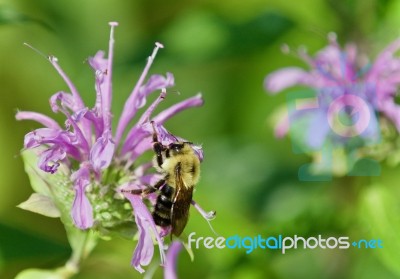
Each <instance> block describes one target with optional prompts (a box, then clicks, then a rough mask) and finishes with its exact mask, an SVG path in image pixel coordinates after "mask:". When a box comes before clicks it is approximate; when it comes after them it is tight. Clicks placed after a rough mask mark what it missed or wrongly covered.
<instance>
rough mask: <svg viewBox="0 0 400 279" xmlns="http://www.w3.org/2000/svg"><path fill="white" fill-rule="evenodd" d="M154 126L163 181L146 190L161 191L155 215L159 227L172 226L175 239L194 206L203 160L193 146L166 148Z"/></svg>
mask: <svg viewBox="0 0 400 279" xmlns="http://www.w3.org/2000/svg"><path fill="white" fill-rule="evenodd" d="M151 124H152V125H153V143H152V144H153V150H154V153H155V156H154V158H153V165H154V167H155V168H156V170H157V171H158V172H159V173H161V174H163V175H164V177H163V178H162V179H161V180H160V181H158V182H157V183H156V184H155V185H154V186H150V187H149V188H148V189H146V190H145V192H146V193H151V192H155V191H157V190H159V195H158V197H157V200H156V204H155V206H154V210H153V213H152V216H153V220H154V222H155V224H156V225H158V226H160V227H168V226H171V237H172V235H175V236H180V235H181V233H182V231H183V229H184V228H185V226H186V224H187V222H188V218H189V209H190V204H191V202H192V196H193V190H194V187H195V185H196V184H197V182H198V181H199V178H200V160H199V158H198V156H197V155H196V153H195V151H194V150H193V148H192V147H191V145H192V143H191V142H184V141H178V140H177V141H176V142H173V143H170V144H169V145H163V144H162V143H161V142H160V141H159V140H158V136H157V132H156V129H155V127H154V122H153V121H152V122H151Z"/></svg>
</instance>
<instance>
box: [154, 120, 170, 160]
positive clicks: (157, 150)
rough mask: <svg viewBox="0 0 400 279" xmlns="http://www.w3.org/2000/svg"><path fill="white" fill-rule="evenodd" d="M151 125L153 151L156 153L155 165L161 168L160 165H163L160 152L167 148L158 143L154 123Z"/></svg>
mask: <svg viewBox="0 0 400 279" xmlns="http://www.w3.org/2000/svg"><path fill="white" fill-rule="evenodd" d="M151 125H153V150H154V152H155V153H156V160H157V165H158V166H159V167H160V168H161V165H162V164H163V163H164V161H163V156H162V151H165V150H167V149H168V148H167V147H166V146H164V145H162V143H161V142H159V141H158V136H157V132H156V128H155V126H154V121H151Z"/></svg>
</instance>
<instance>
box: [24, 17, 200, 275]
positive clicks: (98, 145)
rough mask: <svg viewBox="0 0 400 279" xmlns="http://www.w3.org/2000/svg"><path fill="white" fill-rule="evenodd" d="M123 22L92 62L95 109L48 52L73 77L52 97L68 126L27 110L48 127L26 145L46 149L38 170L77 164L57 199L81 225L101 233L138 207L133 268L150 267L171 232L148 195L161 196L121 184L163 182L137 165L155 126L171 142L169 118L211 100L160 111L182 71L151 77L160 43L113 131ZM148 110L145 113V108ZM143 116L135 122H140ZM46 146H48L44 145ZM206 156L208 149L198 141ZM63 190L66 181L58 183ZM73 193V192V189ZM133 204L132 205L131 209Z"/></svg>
mask: <svg viewBox="0 0 400 279" xmlns="http://www.w3.org/2000/svg"><path fill="white" fill-rule="evenodd" d="M117 25H118V24H117V23H115V22H111V23H110V26H111V32H110V40H109V50H108V55H107V57H105V52H103V51H99V52H97V53H96V54H95V55H94V56H93V57H90V58H89V59H88V62H89V65H90V67H91V68H92V70H93V73H94V76H95V93H96V99H95V103H94V106H93V107H92V108H89V107H88V106H87V105H85V104H84V102H83V100H82V98H81V95H80V94H79V92H78V90H77V89H76V87H75V86H74V84H73V83H72V82H71V80H70V79H69V78H68V76H67V75H66V74H65V73H64V71H63V70H62V69H61V67H60V66H59V64H58V60H57V58H55V57H53V56H51V57H48V60H49V62H50V63H51V64H52V65H53V67H54V68H55V69H56V71H57V72H58V73H59V74H60V76H61V77H62V78H63V80H64V81H65V83H66V85H67V86H68V89H69V92H64V91H60V92H57V93H56V94H54V95H53V96H52V97H51V98H50V105H51V108H52V110H53V112H55V113H62V114H64V115H65V117H66V121H65V123H64V125H60V124H58V123H57V122H56V121H55V120H53V119H51V118H50V117H48V116H46V115H43V114H41V113H37V112H30V111H19V112H18V113H17V115H16V118H17V119H18V120H34V121H37V122H39V123H40V124H42V125H43V126H44V128H39V129H36V130H34V131H32V132H30V133H28V134H27V135H26V136H25V140H24V147H25V149H33V150H38V167H39V168H40V169H41V170H42V171H44V172H47V173H51V174H54V173H57V170H58V168H59V167H60V165H66V166H68V168H69V171H70V173H69V176H68V177H67V181H65V183H64V184H62V185H63V187H66V189H65V191H64V192H63V193H64V195H63V196H58V197H56V199H58V200H59V203H61V204H65V206H66V208H69V209H70V217H71V219H72V221H73V224H74V225H75V226H76V227H78V228H80V229H82V230H85V229H89V228H92V229H95V230H97V231H99V232H100V233H101V234H107V232H109V231H112V230H114V229H115V228H116V227H118V226H119V225H121V224H124V223H127V224H130V223H132V219H133V217H132V209H133V214H134V220H135V223H136V225H137V232H138V239H139V240H138V245H137V247H136V250H135V252H134V256H133V260H132V265H133V266H134V267H135V268H136V269H137V270H138V271H140V272H143V271H144V270H143V269H142V267H141V266H142V265H148V264H149V262H150V261H151V259H152V257H153V252H154V243H153V239H156V241H157V243H158V245H159V249H160V254H161V261H162V263H163V262H164V258H165V256H164V245H163V236H164V235H165V234H166V233H168V230H165V229H162V228H158V227H156V225H155V223H154V220H153V218H152V216H151V213H150V212H149V209H148V208H147V206H146V205H145V203H144V201H143V199H144V198H146V199H148V200H149V201H150V202H151V203H153V204H154V202H155V196H154V194H150V195H148V196H146V197H143V196H141V195H133V194H131V193H129V192H126V191H125V192H121V191H120V190H121V189H133V188H134V189H144V188H146V187H147V186H148V185H153V184H154V183H155V182H157V181H158V180H159V179H160V174H158V173H154V172H151V171H150V169H151V166H152V164H151V162H142V161H143V160H142V161H141V163H137V159H138V158H139V157H141V156H142V155H143V154H144V153H145V152H146V151H149V150H151V148H152V139H151V136H152V132H153V131H152V127H151V125H150V121H153V122H154V123H155V126H156V127H157V130H158V134H159V136H160V138H161V141H162V142H163V143H165V144H168V143H169V142H172V141H174V140H176V139H177V137H175V136H172V135H171V134H170V133H169V132H168V131H167V130H166V129H165V127H164V126H163V125H164V123H165V122H166V121H167V120H168V119H169V118H171V117H173V116H174V115H175V114H177V113H179V112H180V111H182V110H185V109H188V108H191V107H198V106H201V105H202V104H203V99H202V96H201V95H200V94H198V95H196V96H194V97H191V98H189V99H187V100H184V101H182V102H180V103H177V104H175V105H173V106H172V107H170V108H167V109H165V110H164V111H162V112H160V113H159V114H157V115H153V112H154V110H155V108H156V107H157V106H158V105H159V104H160V102H162V100H163V99H164V98H165V97H166V89H167V88H169V87H171V86H173V85H174V76H173V75H172V74H171V73H167V74H166V75H152V76H150V77H149V78H148V79H147V81H146V77H147V74H148V71H149V69H150V66H151V65H152V63H153V61H154V59H155V57H156V54H157V52H158V50H159V49H160V48H163V46H162V45H161V44H160V43H156V46H155V49H154V51H153V53H152V55H151V56H150V57H149V58H148V61H147V64H146V66H145V68H144V70H143V72H142V74H141V76H140V78H139V80H138V82H137V83H136V85H135V86H134V88H133V90H132V92H131V94H130V95H129V97H128V99H127V101H126V102H125V106H124V108H123V110H122V113H121V116H120V118H119V119H118V125H117V127H116V129H115V132H114V131H113V129H112V128H113V127H112V125H111V123H112V117H113V114H112V113H111V101H112V93H113V92H112V73H113V71H112V62H113V56H114V55H113V50H114V29H115V27H116V26H117ZM153 92H159V93H158V94H159V96H158V97H157V98H156V99H155V100H154V101H153V103H151V104H150V105H148V106H147V108H145V106H146V103H147V97H148V96H149V95H150V94H151V93H153ZM141 109H143V111H142V112H140V113H139V111H140V110H141ZM134 118H135V119H137V121H135V122H134V121H133V119H134ZM39 147H40V148H39ZM193 149H194V150H195V151H196V152H197V154H198V156H199V158H200V159H202V158H203V153H202V149H201V147H200V146H196V145H193ZM57 187H58V185H57ZM65 192H66V194H65ZM127 201H129V203H128V204H130V205H131V208H129V207H127Z"/></svg>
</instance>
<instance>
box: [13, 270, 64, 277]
mask: <svg viewBox="0 0 400 279" xmlns="http://www.w3.org/2000/svg"><path fill="white" fill-rule="evenodd" d="M64 278H65V277H63V276H62V275H60V274H57V272H56V271H51V270H43V269H34V268H32V269H26V270H24V271H22V272H20V273H19V274H18V275H17V276H16V277H15V279H64Z"/></svg>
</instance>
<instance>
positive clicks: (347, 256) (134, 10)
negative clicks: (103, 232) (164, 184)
mask: <svg viewBox="0 0 400 279" xmlns="http://www.w3.org/2000/svg"><path fill="white" fill-rule="evenodd" d="M0 3H1V4H0V84H1V94H0V96H1V97H0V98H1V102H0V106H1V117H0V134H1V136H0V148H1V156H0V170H1V178H0V179H1V186H0V189H1V190H0V277H1V278H14V276H15V275H16V274H17V273H18V272H19V271H21V270H22V269H25V268H29V267H37V268H53V267H57V266H60V265H63V264H64V262H65V261H66V260H67V259H68V257H69V254H70V250H69V246H68V242H67V239H66V236H65V232H64V228H63V226H62V225H61V223H60V222H59V220H56V219H50V218H46V217H43V216H39V215H35V214H34V213H30V212H25V211H23V210H21V209H18V208H16V205H17V204H19V203H21V202H22V201H24V200H26V199H27V198H28V197H29V195H30V193H31V192H32V190H31V188H30V185H29V181H28V178H27V176H26V174H25V172H24V169H23V164H22V159H21V157H20V155H19V152H20V150H21V148H22V145H23V137H24V135H25V134H26V133H27V132H29V131H31V130H32V129H35V128H37V127H39V126H37V124H36V123H32V122H21V123H17V122H16V120H15V118H14V115H15V112H16V110H17V109H21V110H33V111H39V112H43V113H46V114H49V115H53V114H52V113H51V110H50V108H49V103H48V99H49V97H50V96H51V95H52V94H53V93H55V92H57V91H60V90H67V88H66V86H65V84H64V83H63V81H62V79H61V78H60V77H59V76H58V74H57V73H56V71H55V70H54V69H53V68H52V67H51V65H50V64H49V63H48V62H47V61H46V60H45V59H43V58H42V57H41V56H39V55H37V54H36V53H34V52H33V51H32V50H30V49H29V48H27V47H25V46H23V42H28V43H30V44H32V45H33V46H35V47H36V48H38V49H40V50H41V51H43V52H44V53H46V54H52V55H55V56H56V57H58V59H59V62H60V64H61V66H62V67H63V69H64V70H65V71H66V72H67V73H68V75H69V76H70V78H71V79H72V80H73V82H74V83H75V85H76V86H77V87H78V89H79V91H80V92H81V94H82V96H83V98H84V100H85V101H86V103H87V104H88V105H89V106H91V105H92V104H93V102H94V97H95V94H94V78H93V75H92V71H91V69H90V68H89V66H88V64H87V63H85V59H86V58H87V57H88V56H91V55H94V54H95V53H96V52H97V50H99V49H103V50H106V49H107V47H108V37H109V26H108V22H109V21H118V22H119V27H118V28H117V29H116V35H115V37H116V47H115V61H114V79H113V82H114V96H113V111H114V114H115V116H117V117H118V116H119V113H120V111H121V108H122V106H123V103H124V100H125V99H126V98H127V96H128V94H129V92H130V91H131V89H132V88H133V86H134V84H135V83H136V81H137V79H138V77H139V75H140V73H141V71H142V69H143V67H144V64H145V61H146V57H147V56H148V55H149V54H150V53H151V50H152V49H153V46H154V42H156V41H160V42H162V43H163V44H164V45H165V49H163V50H161V51H160V53H159V55H158V57H157V59H156V61H155V63H154V66H153V67H152V70H151V73H165V72H167V71H170V72H172V73H173V74H174V75H175V79H176V86H175V88H174V90H176V91H177V92H179V93H180V94H174V93H170V94H169V95H168V97H167V100H166V101H165V103H163V104H162V105H161V106H160V109H162V108H166V107H167V106H168V105H170V104H173V103H176V102H178V101H180V100H182V99H184V98H187V97H190V96H192V95H194V94H196V93H197V92H202V93H203V96H204V99H205V106H204V107H202V108H200V109H192V110H190V111H185V112H183V113H182V114H180V115H178V116H176V117H174V118H173V119H172V120H171V121H169V122H168V123H167V128H168V129H169V130H170V131H171V132H172V133H174V134H177V135H179V136H182V137H184V138H187V139H190V140H191V141H194V142H198V143H202V144H203V147H204V152H205V160H204V162H203V164H202V180H201V182H200V183H199V185H197V186H198V188H197V191H196V193H195V199H196V201H197V202H198V203H200V204H201V205H202V207H203V208H205V209H207V210H216V211H217V218H216V219H215V220H214V221H213V225H214V228H215V230H216V231H217V232H218V233H219V234H220V235H223V236H231V235H235V234H238V235H241V236H246V235H247V236H256V235H258V234H261V235H263V236H270V235H273V236H277V235H279V234H282V235H283V236H293V235H295V234H297V235H299V236H303V237H308V236H317V235H319V234H321V235H322V236H324V237H329V236H342V235H345V236H349V237H350V238H351V239H352V238H353V239H359V238H366V239H370V238H375V239H377V238H380V239H382V240H383V242H384V248H383V249H380V250H379V251H378V250H376V249H375V250H373V249H361V250H358V249H355V248H353V249H352V248H350V249H348V250H339V249H335V250H323V249H314V250H303V249H298V250H291V251H288V253H287V254H285V255H282V254H281V253H280V252H279V251H272V250H267V251H266V250H256V251H254V252H253V253H251V254H246V253H245V251H244V250H229V249H224V250H218V249H212V250H207V249H204V248H201V249H199V250H195V251H194V254H195V260H194V262H191V261H190V259H189V256H188V255H187V253H185V252H183V253H181V254H180V256H179V267H178V274H179V275H180V277H181V278H188V277H190V278H193V279H194V278H389V279H390V278H400V267H399V266H400V264H399V263H400V241H399V240H398V236H399V235H400V217H399V216H400V209H399V202H398V198H399V197H400V187H399V185H398V178H399V175H398V168H397V169H396V168H391V169H389V168H387V167H385V165H382V168H383V169H382V175H381V176H380V177H377V178H373V179H370V178H357V179H351V178H335V179H333V181H331V182H325V183H322V182H313V183H305V182H299V181H298V178H297V171H298V168H299V167H300V166H301V165H302V164H304V163H306V162H309V160H310V159H309V158H308V157H307V156H305V155H298V154H294V153H293V152H292V149H291V142H290V140H289V139H284V140H276V139H275V138H274V136H273V132H272V131H273V129H272V125H271V124H270V123H269V121H268V119H269V117H270V116H271V113H272V112H273V111H274V110H275V109H276V108H278V107H279V106H281V105H284V104H285V100H286V99H285V94H281V95H279V96H274V97H271V96H268V95H267V94H266V92H265V91H264V89H263V79H264V77H265V75H266V74H267V73H269V72H271V71H273V70H276V69H278V68H281V67H284V66H290V65H302V64H301V62H300V61H299V60H298V59H296V58H295V57H293V56H291V55H283V54H282V53H281V51H280V46H281V45H282V44H283V43H287V44H288V45H289V46H291V47H294V48H296V47H298V46H301V45H305V46H307V48H308V49H309V51H310V53H315V51H317V50H318V49H320V48H321V47H323V46H324V45H326V43H327V40H326V34H327V33H328V32H330V31H334V32H336V33H337V34H338V37H339V41H341V42H342V43H343V42H345V41H355V42H357V43H358V44H360V46H361V48H362V49H363V50H364V51H367V52H368V53H369V54H370V55H371V56H372V57H374V56H375V55H376V53H377V52H378V51H379V50H380V49H381V48H382V47H384V46H385V45H386V44H387V43H389V42H391V41H392V40H394V39H395V38H396V37H397V36H398V34H399V32H398V30H399V27H400V2H399V1H395V0H392V1H391V0H367V1H361V0H358V1H357V0H342V1H334V0H304V1H301V2H299V1H294V0H290V1H281V0H250V1H242V0H240V1H239V0H229V1H228V0H219V1H212V0H204V1H200V0H199V1H196V0H194V1H183V0H174V1H160V0H158V1H157V0H150V1H146V0H140V1H122V0H121V1H94V0H87V1H78V0H70V1H51V0H37V1H29V0H1V1H0ZM55 117H56V118H57V119H58V120H60V121H61V120H62V119H63V118H62V117H61V116H60V115H56V116H55ZM192 231H194V232H196V233H197V236H212V232H211V231H210V229H209V227H208V225H207V223H206V222H205V221H204V220H203V219H202V218H201V217H200V216H199V214H198V213H197V212H196V211H195V210H193V209H192V212H191V219H190V222H189V224H188V226H187V228H186V231H185V232H186V235H188V234H189V233H190V232H192ZM135 245H136V243H134V242H128V241H126V240H123V239H113V240H112V241H102V242H100V245H99V246H98V247H97V249H95V251H94V252H93V254H92V255H91V256H90V257H89V258H88V259H87V260H86V261H85V262H84V263H83V265H82V272H81V273H80V274H79V275H77V276H76V278H96V279H102V278H141V277H142V276H141V275H140V274H139V273H137V272H136V270H134V269H133V268H132V267H130V266H129V263H130V260H131V256H132V253H133V249H134V247H135ZM154 262H157V259H155V260H154ZM154 267H155V266H154ZM151 268H153V267H151ZM151 268H150V269H151ZM155 277H156V278H159V277H162V272H161V269H160V268H159V269H157V271H156V273H155Z"/></svg>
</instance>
